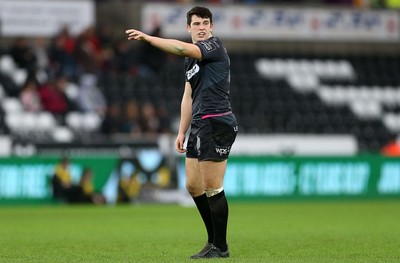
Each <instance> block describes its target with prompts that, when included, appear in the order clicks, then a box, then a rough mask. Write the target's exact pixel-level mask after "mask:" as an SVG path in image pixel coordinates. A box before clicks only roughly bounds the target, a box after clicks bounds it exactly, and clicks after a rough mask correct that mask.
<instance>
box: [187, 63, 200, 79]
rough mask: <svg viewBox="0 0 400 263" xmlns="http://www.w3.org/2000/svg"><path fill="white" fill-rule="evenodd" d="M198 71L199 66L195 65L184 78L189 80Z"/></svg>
mask: <svg viewBox="0 0 400 263" xmlns="http://www.w3.org/2000/svg"><path fill="white" fill-rule="evenodd" d="M199 71H200V67H199V65H197V64H195V65H194V66H193V68H192V69H190V70H188V71H186V78H187V79H188V80H190V79H191V78H192V77H193V76H194V75H196V73H197V72H199Z"/></svg>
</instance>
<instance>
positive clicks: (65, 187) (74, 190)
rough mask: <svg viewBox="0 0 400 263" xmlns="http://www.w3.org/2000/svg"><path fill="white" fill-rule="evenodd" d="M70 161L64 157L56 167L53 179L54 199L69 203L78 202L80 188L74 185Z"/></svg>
mask: <svg viewBox="0 0 400 263" xmlns="http://www.w3.org/2000/svg"><path fill="white" fill-rule="evenodd" d="M69 169H70V160H69V158H68V157H64V158H62V159H61V160H60V162H59V163H58V164H57V165H56V167H55V171H54V174H53V177H52V187H53V197H54V198H57V199H61V200H64V201H66V202H69V203H73V202H76V200H77V196H78V193H79V191H80V190H79V187H77V186H76V185H73V183H72V176H71V172H70V170H69Z"/></svg>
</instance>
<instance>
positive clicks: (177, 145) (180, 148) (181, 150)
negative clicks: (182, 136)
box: [175, 140, 186, 153]
mask: <svg viewBox="0 0 400 263" xmlns="http://www.w3.org/2000/svg"><path fill="white" fill-rule="evenodd" d="M175 150H176V151H177V152H178V153H185V152H186V149H184V148H183V141H181V140H177V141H176V142H175Z"/></svg>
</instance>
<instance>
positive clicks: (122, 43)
mask: <svg viewBox="0 0 400 263" xmlns="http://www.w3.org/2000/svg"><path fill="white" fill-rule="evenodd" d="M137 56H138V55H137V53H136V52H132V48H131V43H130V42H128V41H126V40H125V39H119V40H117V41H116V43H115V47H114V55H113V58H112V60H111V67H112V68H113V70H114V71H115V72H117V73H126V72H132V71H133V69H134V67H135V66H136V65H137V63H138V62H137V61H138V58H137ZM132 73H134V72H132Z"/></svg>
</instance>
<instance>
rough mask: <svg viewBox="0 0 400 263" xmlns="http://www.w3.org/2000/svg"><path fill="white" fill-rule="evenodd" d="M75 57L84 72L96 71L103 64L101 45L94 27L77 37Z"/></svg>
mask: <svg viewBox="0 0 400 263" xmlns="http://www.w3.org/2000/svg"><path fill="white" fill-rule="evenodd" d="M74 58H75V60H76V62H77V64H78V66H79V68H80V70H81V72H83V73H96V72H97V70H98V69H99V65H100V64H101V61H102V57H101V45H100V41H99V39H98V37H97V36H96V34H95V31H94V29H93V28H92V27H90V28H88V29H86V30H85V31H84V32H83V33H82V34H80V35H79V36H78V38H77V39H76V45H75V49H74Z"/></svg>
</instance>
